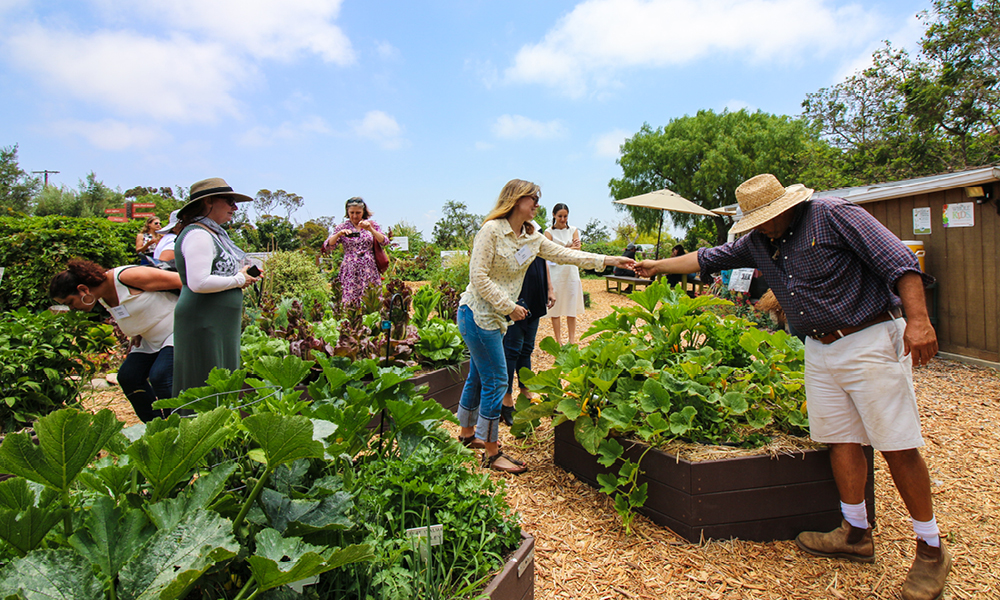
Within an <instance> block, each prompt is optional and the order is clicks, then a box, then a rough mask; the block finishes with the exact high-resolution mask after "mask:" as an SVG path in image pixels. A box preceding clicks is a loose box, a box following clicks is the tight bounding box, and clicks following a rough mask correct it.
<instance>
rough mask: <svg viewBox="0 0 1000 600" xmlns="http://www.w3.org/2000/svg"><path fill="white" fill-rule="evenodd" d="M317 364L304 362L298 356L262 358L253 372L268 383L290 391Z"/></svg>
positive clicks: (253, 368)
mask: <svg viewBox="0 0 1000 600" xmlns="http://www.w3.org/2000/svg"><path fill="white" fill-rule="evenodd" d="M314 364H316V362H315V361H312V360H308V361H307V360H302V359H301V358H299V357H298V356H294V355H289V356H285V357H280V356H261V357H260V358H258V359H257V362H255V363H254V364H253V367H252V371H253V372H254V374H255V375H257V376H258V377H260V378H262V379H264V380H265V381H267V382H268V383H271V384H274V385H280V386H281V388H282V389H284V390H290V389H292V388H294V387H295V386H297V385H298V384H299V382H301V381H302V380H303V379H305V378H306V375H308V374H309V370H310V369H311V368H312V366H313V365H314Z"/></svg>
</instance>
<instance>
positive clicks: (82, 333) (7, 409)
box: [0, 308, 117, 433]
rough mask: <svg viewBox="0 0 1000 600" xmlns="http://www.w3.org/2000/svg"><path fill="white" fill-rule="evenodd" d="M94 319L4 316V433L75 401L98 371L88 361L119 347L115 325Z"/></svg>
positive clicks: (26, 313) (0, 393) (0, 371)
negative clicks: (97, 321) (97, 322)
mask: <svg viewBox="0 0 1000 600" xmlns="http://www.w3.org/2000/svg"><path fill="white" fill-rule="evenodd" d="M89 317H90V315H87V314H84V313H76V312H72V313H64V314H58V315H57V314H55V313H53V312H50V311H47V310H46V311H42V312H40V313H34V312H32V311H30V310H28V309H27V308H20V309H18V310H17V311H14V312H9V313H4V314H2V315H0V400H2V401H0V432H2V433H8V432H11V431H15V430H17V429H21V428H22V427H25V426H26V425H28V424H29V423H31V422H32V421H34V420H35V419H38V418H39V417H42V416H44V415H46V414H48V413H49V412H51V411H53V410H56V409H57V408H61V407H62V406H63V405H64V404H67V403H72V402H74V401H75V400H76V396H77V394H78V393H79V391H80V387H81V386H82V385H83V384H84V383H86V382H87V380H88V379H89V376H90V375H92V374H93V373H94V372H95V371H96V368H97V365H96V364H95V363H94V362H93V361H91V360H90V358H89V355H91V354H94V353H97V352H102V351H104V350H107V349H108V348H111V347H112V346H114V345H115V343H117V339H116V338H115V337H114V334H113V333H112V331H113V328H112V327H111V326H110V325H104V324H95V323H94V322H93V321H91V320H90V318H89Z"/></svg>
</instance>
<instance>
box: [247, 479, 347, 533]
mask: <svg viewBox="0 0 1000 600" xmlns="http://www.w3.org/2000/svg"><path fill="white" fill-rule="evenodd" d="M261 504H262V505H263V507H264V514H266V515H267V518H268V520H269V521H270V523H271V526H272V527H273V528H274V529H276V530H278V531H279V532H281V534H282V535H286V536H287V535H308V534H310V533H315V532H317V531H343V530H346V529H350V528H351V527H353V526H354V523H353V522H352V521H351V519H350V518H349V517H348V515H349V514H350V512H351V510H352V509H353V508H354V498H353V497H352V496H351V495H350V494H349V493H347V492H342V491H341V492H336V493H334V494H331V495H329V496H326V497H324V498H321V499H319V500H310V499H300V500H292V499H291V498H289V497H288V496H285V495H283V494H280V493H278V492H276V491H274V490H271V489H265V490H264V492H263V494H262V495H261Z"/></svg>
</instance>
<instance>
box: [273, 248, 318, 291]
mask: <svg viewBox="0 0 1000 600" xmlns="http://www.w3.org/2000/svg"><path fill="white" fill-rule="evenodd" d="M264 272H265V275H264V281H265V282H266V283H265V284H264V285H265V289H266V290H267V292H269V293H270V295H271V296H272V297H274V298H275V299H280V298H288V297H294V298H303V297H315V296H317V295H319V296H322V297H328V296H329V295H330V284H329V283H327V281H326V279H325V278H324V277H323V276H322V275H321V274H320V272H319V269H318V268H317V267H316V263H315V260H314V259H312V258H310V257H308V256H306V255H305V254H303V253H301V252H275V253H273V254H271V256H270V257H268V259H267V264H265V265H264Z"/></svg>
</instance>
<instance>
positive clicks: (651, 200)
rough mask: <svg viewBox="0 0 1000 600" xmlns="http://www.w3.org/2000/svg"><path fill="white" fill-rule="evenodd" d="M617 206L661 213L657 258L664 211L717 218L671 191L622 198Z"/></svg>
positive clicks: (657, 234) (657, 232) (657, 231)
mask: <svg viewBox="0 0 1000 600" xmlns="http://www.w3.org/2000/svg"><path fill="white" fill-rule="evenodd" d="M615 204H627V205H629V206H641V207H643V208H655V209H657V210H659V211H660V226H659V228H658V229H657V230H656V258H660V230H661V229H663V211H665V210H670V211H673V212H682V213H689V214H692V215H701V216H703V217H715V216H717V215H716V214H715V213H714V212H712V211H710V210H708V209H705V208H702V207H700V206H698V205H697V204H695V203H694V202H691V201H690V200H688V199H687V198H685V197H683V196H681V195H680V194H676V193H674V192H671V191H670V190H657V191H655V192H649V193H648V194H641V195H639V196H632V197H631V198H622V199H621V200H615Z"/></svg>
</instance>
